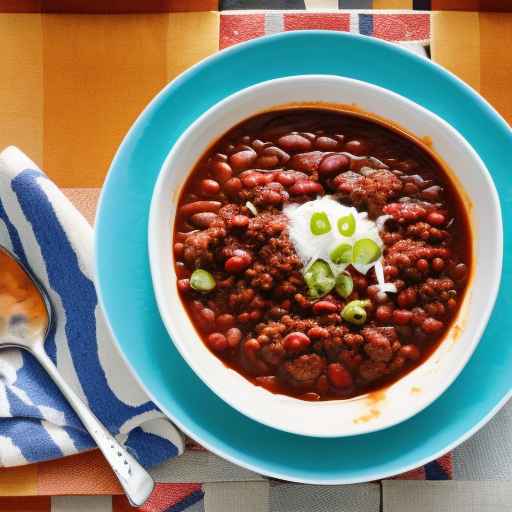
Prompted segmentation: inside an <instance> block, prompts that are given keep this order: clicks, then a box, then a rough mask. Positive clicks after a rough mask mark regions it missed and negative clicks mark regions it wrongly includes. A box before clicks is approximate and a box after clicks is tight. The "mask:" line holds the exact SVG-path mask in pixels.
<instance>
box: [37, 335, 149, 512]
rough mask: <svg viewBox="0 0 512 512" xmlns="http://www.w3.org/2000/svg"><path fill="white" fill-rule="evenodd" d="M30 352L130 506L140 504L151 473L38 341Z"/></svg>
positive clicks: (145, 492) (146, 495)
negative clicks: (119, 485) (54, 386)
mask: <svg viewBox="0 0 512 512" xmlns="http://www.w3.org/2000/svg"><path fill="white" fill-rule="evenodd" d="M32 353H33V354H34V356H35V357H36V359H37V360H38V361H39V362H40V363H41V365H42V366H43V368H44V369H45V370H46V371H47V372H48V375H49V376H50V377H51V379H52V380H53V382H55V384H56V385H57V387H58V388H59V389H60V390H61V392H62V394H63V395H64V396H65V397H66V399H67V400H68V402H69V404H70V405H71V407H72V408H73V409H74V411H75V412H76V414H77V416H78V417H79V418H80V420H81V421H82V423H83V425H84V427H85V429H86V430H87V431H88V432H89V434H90V435H91V437H92V438H93V439H94V441H95V442H96V444H97V445H98V448H99V449H100V450H101V452H102V453H103V455H104V456H105V458H106V459H107V461H108V463H109V464H110V466H111V467H112V469H113V470H114V473H115V474H116V476H117V478H118V480H119V482H120V484H121V486H122V487H123V489H124V491H125V493H126V496H127V498H128V500H129V501H130V503H131V504H132V505H133V506H136V507H140V506H141V505H142V504H143V503H144V502H145V501H146V500H147V499H148V498H149V496H150V494H151V492H152V491H153V488H154V485H155V483H154V481H153V479H152V478H151V475H150V474H149V473H148V472H147V471H146V470H145V469H144V468H143V467H142V466H141V465H140V464H139V463H138V462H137V461H136V460H135V458H134V457H132V455H130V454H129V453H128V451H127V450H126V448H124V447H123V446H121V445H120V444H119V443H118V442H117V441H116V440H115V439H114V437H113V436H112V435H111V434H110V432H108V430H107V429H106V428H105V427H104V426H103V425H102V424H101V422H100V421H99V420H98V418H96V416H95V415H94V414H93V413H92V411H91V410H90V409H89V408H88V407H87V406H86V405H85V404H84V403H83V402H82V400H80V398H78V396H77V395H76V393H75V392H74V391H73V390H72V389H71V387H70V386H69V385H68V384H67V383H66V382H65V381H64V379H63V378H62V377H61V375H60V373H59V371H58V370H57V368H56V367H55V365H54V364H53V361H52V360H51V359H50V358H49V357H48V355H47V354H46V352H45V351H44V349H43V348H42V344H41V345H40V344H37V345H36V346H35V347H34V348H33V350H32Z"/></svg>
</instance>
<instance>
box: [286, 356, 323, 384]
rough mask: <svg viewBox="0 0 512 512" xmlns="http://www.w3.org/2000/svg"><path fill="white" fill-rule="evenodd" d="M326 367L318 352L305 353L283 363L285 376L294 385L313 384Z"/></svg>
mask: <svg viewBox="0 0 512 512" xmlns="http://www.w3.org/2000/svg"><path fill="white" fill-rule="evenodd" d="M324 368H325V361H324V360H323V359H322V358H321V357H320V356H319V355H318V354H304V355H302V356H299V357H297V358H295V359H292V360H291V361H286V363H284V365H283V372H284V377H285V379H287V380H288V381H289V382H290V384H292V385H294V386H301V387H305V386H312V385H313V384H314V382H315V380H316V379H317V378H318V377H320V375H321V374H322V372H323V370H324Z"/></svg>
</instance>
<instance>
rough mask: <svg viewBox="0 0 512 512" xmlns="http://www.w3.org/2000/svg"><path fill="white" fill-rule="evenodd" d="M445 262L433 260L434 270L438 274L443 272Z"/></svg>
mask: <svg viewBox="0 0 512 512" xmlns="http://www.w3.org/2000/svg"><path fill="white" fill-rule="evenodd" d="M444 265H445V263H444V260H442V259H441V258H434V259H433V260H432V268H433V269H434V270H435V271H436V272H441V271H442V270H443V268H444Z"/></svg>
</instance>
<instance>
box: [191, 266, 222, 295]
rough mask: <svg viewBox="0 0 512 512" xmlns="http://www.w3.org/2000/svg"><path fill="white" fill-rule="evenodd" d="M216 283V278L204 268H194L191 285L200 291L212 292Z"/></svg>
mask: <svg viewBox="0 0 512 512" xmlns="http://www.w3.org/2000/svg"><path fill="white" fill-rule="evenodd" d="M215 285H216V283H215V278H214V277H213V276H212V275H211V274H210V272H208V271H207V270H203V269H202V268H198V269H197V270H194V272H192V275H191V276H190V287H191V288H193V289H194V290H197V291H198V292H211V291H212V290H213V289H214V288H215Z"/></svg>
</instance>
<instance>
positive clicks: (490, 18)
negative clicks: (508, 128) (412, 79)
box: [479, 12, 512, 124]
mask: <svg viewBox="0 0 512 512" xmlns="http://www.w3.org/2000/svg"><path fill="white" fill-rule="evenodd" d="M479 17H480V92H481V93H482V94H483V96H484V97H485V98H486V99H487V100H489V102H490V103H491V104H492V105H493V106H494V107H495V108H497V109H498V111H499V112H500V113H501V115H503V116H504V117H505V119H507V121H508V122H509V124H512V84H511V77H512V54H511V53H510V48H511V47H512V13H510V14H508V13H500V14H498V13H490V12H488V13H480V15H479ZM498 41H499V44H497V42H498Z"/></svg>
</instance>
